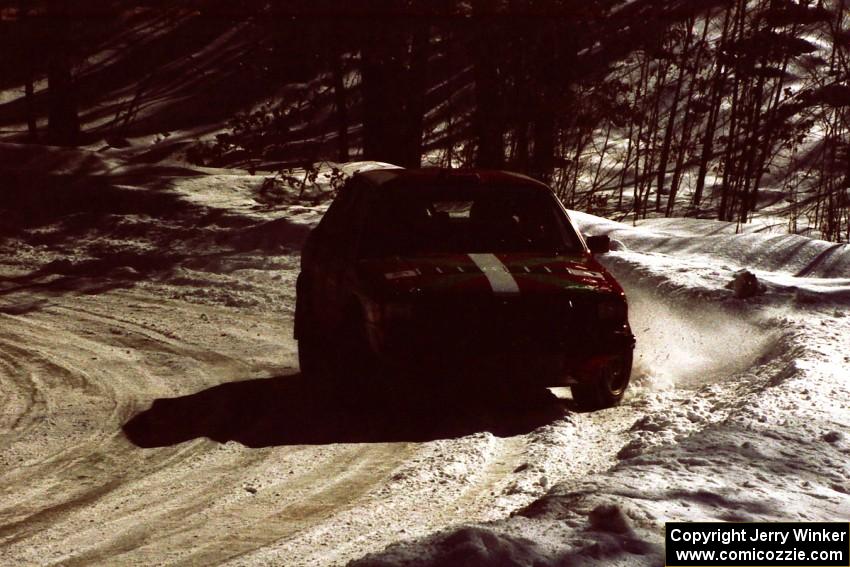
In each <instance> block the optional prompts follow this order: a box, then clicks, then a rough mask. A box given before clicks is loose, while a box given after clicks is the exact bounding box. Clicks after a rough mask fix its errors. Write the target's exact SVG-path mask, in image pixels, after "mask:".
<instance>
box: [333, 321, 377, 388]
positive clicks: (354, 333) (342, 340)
mask: <svg viewBox="0 0 850 567" xmlns="http://www.w3.org/2000/svg"><path fill="white" fill-rule="evenodd" d="M333 346H334V347H335V348H334V349H333V351H334V356H333V357H332V363H333V368H332V372H331V373H332V374H333V377H332V380H333V382H334V384H335V386H336V388H337V390H338V393H339V394H341V395H342V396H343V397H345V398H348V399H351V398H358V397H362V396H364V395H367V394H368V393H369V390H370V388H371V387H373V386H375V384H376V382H375V380H376V378H377V375H378V370H379V365H378V361H377V358H376V357H375V355H374V354H373V353H372V349H371V348H370V346H369V339H368V336H367V335H366V325H365V322H364V320H363V316H362V314H361V313H360V311H359V309H353V308H352V309H351V310H350V312H349V314H348V316H347V317H346V318H345V321H344V322H343V325H342V327H341V328H340V329H339V333H338V334H337V335H336V341H335V344H334V345H333Z"/></svg>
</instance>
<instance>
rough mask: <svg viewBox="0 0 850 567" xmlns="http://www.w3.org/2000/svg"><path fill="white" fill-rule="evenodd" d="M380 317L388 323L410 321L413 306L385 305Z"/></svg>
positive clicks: (402, 304) (406, 304)
mask: <svg viewBox="0 0 850 567" xmlns="http://www.w3.org/2000/svg"><path fill="white" fill-rule="evenodd" d="M382 315H383V318H384V319H385V320H388V321H398V320H405V319H410V318H411V317H413V306H412V305H411V304H409V303H385V304H384V306H383V309H382Z"/></svg>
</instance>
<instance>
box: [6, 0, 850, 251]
mask: <svg viewBox="0 0 850 567" xmlns="http://www.w3.org/2000/svg"><path fill="white" fill-rule="evenodd" d="M845 4H846V0H817V1H815V0H810V1H791V0H697V1H694V0H680V1H667V0H631V1H622V0H580V1H579V0H499V1H486V0H466V1H460V0H436V1H427V0H405V1H391V0H357V1H351V2H345V3H343V2H334V1H331V0H312V1H304V0H293V1H288V2H269V1H258V0H240V1H232V0H231V1H222V0H208V1H200V0H195V1H192V0H179V1H175V2H165V1H156V0H150V1H144V0H134V1H133V2H119V1H116V0H112V1H110V0H100V1H99V2H94V1H92V0H79V1H75V2H64V1H62V0H34V1H33V0H31V1H26V0H17V1H8V0H7V1H5V2H3V3H2V4H0V6H2V7H0V136H2V137H3V138H4V139H5V140H6V141H16V142H22V143H42V144H55V145H71V146H73V145H85V146H91V145H96V146H97V147H101V146H103V145H104V143H105V144H106V147H121V146H125V145H132V144H134V143H138V142H136V140H137V139H141V138H144V137H145V136H148V137H150V136H155V137H156V138H155V140H154V142H156V143H158V144H160V146H161V147H162V148H163V152H165V153H167V152H168V151H173V152H177V151H178V150H179V151H180V152H182V154H181V155H183V156H184V157H186V158H187V159H189V160H190V161H193V162H194V163H198V164H201V165H212V166H228V167H244V168H247V169H249V170H258V171H268V170H280V171H286V170H287V169H288V168H291V167H296V166H297V167H306V168H307V169H310V168H312V167H314V164H317V163H321V162H325V161H330V162H345V161H350V160H357V159H370V160H381V161H386V162H391V163H395V164H398V165H402V166H408V167H410V166H414V167H415V166H418V165H420V164H430V165H441V166H451V167H483V168H504V169H511V170H515V171H521V172H526V173H528V174H530V175H532V176H534V177H537V178H539V179H542V180H544V181H546V182H548V183H550V184H551V185H552V187H553V188H554V189H555V191H556V192H557V194H558V195H559V197H560V198H561V199H562V200H563V201H564V202H565V204H566V205H567V206H568V207H571V208H575V209H579V210H585V211H589V212H593V213H597V214H606V215H609V216H612V217H613V218H616V219H627V220H633V219H639V218H646V217H648V216H697V217H703V218H716V219H720V220H727V221H734V222H739V223H746V222H749V221H751V220H752V218H753V215H754V214H755V213H757V212H758V211H764V210H765V209H769V210H770V213H771V214H772V215H776V216H777V218H781V219H782V222H783V223H787V228H788V230H789V231H791V232H800V233H806V234H810V235H812V236H816V237H820V238H825V239H827V240H833V241H837V242H847V241H850V82H849V81H848V79H850V13H848V7H847V6H846V5H845ZM154 142H150V143H154Z"/></svg>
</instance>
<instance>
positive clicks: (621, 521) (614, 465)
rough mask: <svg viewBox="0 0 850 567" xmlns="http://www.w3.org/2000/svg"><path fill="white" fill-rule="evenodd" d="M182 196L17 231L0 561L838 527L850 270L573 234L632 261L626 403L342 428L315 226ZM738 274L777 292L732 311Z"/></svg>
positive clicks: (140, 559) (432, 404)
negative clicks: (679, 526)
mask: <svg viewBox="0 0 850 567" xmlns="http://www.w3.org/2000/svg"><path fill="white" fill-rule="evenodd" d="M171 184H172V187H171V189H169V190H168V191H163V192H162V193H161V194H157V195H156V197H155V198H156V203H154V204H155V205H156V206H154V204H151V203H148V202H147V201H146V200H145V199H140V198H139V197H138V196H137V195H136V194H135V193H133V194H132V199H130V198H129V197H127V195H123V194H122V196H121V199H120V202H121V203H123V204H124V206H125V208H126V209H127V210H124V211H123V212H121V213H120V214H119V213H111V214H106V215H102V216H100V217H98V218H97V219H91V218H88V217H85V216H84V215H82V216H81V214H80V213H79V212H78V211H64V212H62V213H61V215H58V216H56V217H55V218H49V219H46V220H44V221H43V222H41V223H39V224H38V225H27V226H23V227H19V226H17V227H15V230H14V231H5V232H4V236H3V239H2V241H0V276H2V277H0V439H2V443H0V564H4V565H7V564H8V565H58V564H62V565H82V564H110V565H148V564H169V565H171V564H174V565H209V564H222V563H223V564H231V565H266V564H267V565H288V566H289V565H305V566H306V565H333V564H344V563H346V562H348V561H351V560H356V559H358V558H361V557H363V556H364V555H365V554H369V553H378V555H372V556H370V557H369V558H368V559H367V560H365V561H366V562H367V563H368V562H371V563H373V564H386V565H392V564H395V563H398V562H399V561H401V560H403V559H404V558H416V561H419V562H420V563H425V564H428V562H432V563H431V564H434V565H438V564H446V563H447V561H448V560H449V558H452V557H454V558H455V559H458V560H461V559H463V558H467V559H469V560H470V561H481V560H487V559H490V560H495V559H496V558H500V559H504V558H508V557H509V558H512V559H514V560H516V562H517V564H523V563H522V561H526V560H527V561H526V562H527V563H528V564H530V563H531V561H539V562H540V564H543V565H545V564H549V563H550V562H551V563H554V562H556V561H557V560H562V559H564V558H565V557H571V558H576V559H578V560H581V561H587V562H591V563H592V562H601V563H605V564H611V563H612V562H616V561H620V562H621V563H622V564H635V563H636V562H644V563H647V564H655V563H657V562H658V552H659V550H658V544H659V541H660V540H659V533H660V527H659V526H662V525H663V521H664V520H667V519H669V520H675V519H698V518H707V519H737V520H740V519H758V518H769V519H806V518H810V519H840V518H846V517H848V515H850V496H848V493H850V480H848V479H850V470H848V466H847V462H848V459H847V455H848V453H850V442H848V441H847V437H846V435H847V432H848V427H850V412H848V409H849V408H848V402H847V400H848V399H850V396H848V395H847V394H848V389H850V386H848V380H847V379H848V378H850V376H848V374H847V367H848V359H847V356H848V353H849V352H850V349H848V348H847V347H848V346H850V344H848V342H847V341H848V338H847V337H850V309H848V305H847V303H846V300H845V299H844V297H845V296H844V295H843V294H845V293H846V290H847V289H848V288H850V282H848V281H846V280H843V279H842V277H841V276H842V274H847V273H848V271H847V270H846V269H845V268H846V267H847V265H848V261H850V260H848V258H850V256H848V253H847V251H846V249H845V250H843V251H838V252H835V251H832V252H829V253H828V254H824V251H823V250H822V249H821V248H823V246H822V245H821V243H818V242H816V241H808V240H806V239H803V240H802V241H796V240H794V238H796V237H793V238H791V240H785V241H777V240H776V239H777V238H778V237H774V236H770V235H734V234H729V233H728V230H725V229H724V227H721V226H719V223H715V225H717V226H716V227H717V228H719V229H721V231H720V233H719V234H717V235H715V236H710V235H709V236H706V234H707V233H706V230H705V227H704V226H702V225H700V224H699V223H701V222H703V221H681V222H680V223H679V224H677V225H675V226H671V225H670V224H669V223H668V224H662V223H661V222H660V221H659V223H658V224H657V225H652V223H648V224H647V225H646V226H643V227H638V228H629V227H623V226H622V225H613V224H611V223H610V222H608V221H604V220H602V219H596V218H594V217H587V216H584V215H579V221H580V223H581V224H582V225H583V226H584V227H585V228H586V229H589V230H591V231H596V232H601V231H606V232H607V231H611V234H612V236H613V237H614V238H617V239H618V240H620V241H621V242H622V243H623V244H624V247H626V248H628V249H624V250H621V251H619V252H617V253H614V254H611V255H610V257H609V258H608V259H607V260H606V261H607V262H608V263H609V265H610V266H611V268H612V270H614V271H615V273H616V274H617V275H618V277H619V278H620V279H621V281H622V283H623V284H624V286H625V287H626V289H627V293H629V296H630V301H631V313H632V321H633V327H634V329H635V332H636V334H637V338H638V351H637V361H636V372H635V378H634V385H633V388H632V389H631V391H630V393H629V395H628V397H627V399H626V400H625V401H624V403H623V404H622V405H621V406H620V407H617V408H613V409H610V410H605V411H600V412H596V413H578V412H576V411H574V409H573V406H572V405H571V402H570V400H569V395H568V394H567V393H565V392H555V394H550V393H548V392H546V391H544V392H541V394H540V395H539V396H538V397H536V398H534V399H530V400H521V401H514V400H511V399H504V398H503V397H499V396H495V397H494V396H485V395H481V396H463V397H456V398H452V399H446V398H441V397H435V398H434V399H429V398H416V399H393V400H375V401H374V402H373V403H368V404H360V405H353V406H349V405H344V406H342V405H339V404H337V403H334V402H332V401H329V400H326V399H324V398H322V397H321V396H319V395H318V394H317V393H316V392H315V391H314V390H313V389H312V388H311V385H310V384H309V383H306V381H305V380H304V379H303V378H302V377H301V376H300V374H299V373H298V370H297V363H296V345H295V343H294V341H292V339H291V338H290V337H291V335H292V333H291V330H292V329H291V327H292V307H293V305H294V301H293V295H294V281H295V277H296V275H297V266H298V253H297V248H298V242H299V238H303V234H304V233H305V232H306V228H307V227H309V226H310V225H312V224H313V223H315V221H316V219H317V218H318V217H319V215H320V214H321V208H312V207H303V206H298V207H295V206H293V207H286V206H281V207H277V208H269V207H262V206H260V205H259V204H258V203H257V202H256V201H254V200H252V195H254V191H255V188H256V186H257V185H258V180H257V179H256V178H254V177H252V176H247V175H244V174H241V173H240V174H237V173H229V172H220V171H218V172H199V173H198V174H196V175H193V176H190V177H181V178H178V179H174V180H171ZM146 198H147V197H146ZM151 198H153V197H151ZM163 201H168V202H169V203H170V204H169V206H167V207H164V206H162V202H163ZM176 204H179V205H180V206H176ZM152 207H153V208H152ZM154 210H155V211H157V212H156V213H154ZM163 211H166V212H163ZM93 220H96V221H97V222H92V221H93ZM665 222H666V221H665ZM726 228H728V227H726ZM688 231H690V232H688ZM685 236H687V237H685ZM803 241H804V242H803ZM801 242H802V244H801ZM823 245H826V246H828V245H827V244H826V243H823ZM818 258H820V260H818ZM759 261H761V262H762V263H761V264H759ZM842 262H843V263H842ZM739 267H749V268H751V269H753V270H755V271H756V273H757V274H758V276H759V278H760V279H762V280H763V281H765V282H767V285H768V289H767V293H765V294H764V295H761V296H758V297H756V298H753V299H751V300H736V299H733V298H732V294H731V292H730V291H729V290H726V289H725V288H724V285H725V284H726V283H727V282H728V281H729V280H730V279H731V277H732V275H733V273H734V272H735V270H737V269H738V268H739ZM797 273H800V274H802V276H803V277H796V276H795V274H797ZM844 277H847V276H844ZM523 507H525V508H524V511H523V512H521V513H520V514H519V515H514V516H512V517H510V518H508V517H509V515H510V514H511V513H513V512H515V511H516V510H518V509H523ZM506 518H507V519H506ZM459 525H465V526H470V525H472V527H463V528H458V527H457V526H459ZM588 527H589V529H588ZM447 528H448V531H445V532H442V533H441V534H439V535H437V536H432V534H434V533H436V532H438V531H440V530H445V529H447ZM399 541H401V542H403V543H402V544H399V545H394V546H392V547H391V548H390V549H389V550H388V551H382V550H384V548H385V547H386V546H387V545H389V544H393V543H394V542H399ZM594 546H595V547H594ZM521 560H522V561H521Z"/></svg>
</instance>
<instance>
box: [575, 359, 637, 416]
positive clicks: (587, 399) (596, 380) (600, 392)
mask: <svg viewBox="0 0 850 567" xmlns="http://www.w3.org/2000/svg"><path fill="white" fill-rule="evenodd" d="M631 374H632V352H631V350H629V351H628V352H624V353H622V354H620V355H618V356H614V357H611V359H610V360H609V361H608V363H607V364H604V365H602V366H600V367H598V368H596V369H594V371H592V373H591V375H589V376H584V377H583V378H584V379H583V381H582V382H581V383H580V384H574V385H572V386H570V390H572V393H573V400H574V401H575V402H576V404H577V405H578V406H579V407H580V408H582V409H586V410H597V409H604V408H610V407H613V406H616V405H617V404H619V403H620V401H622V399H623V396H624V395H625V393H626V388H627V387H628V385H629V379H630V378H631Z"/></svg>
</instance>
